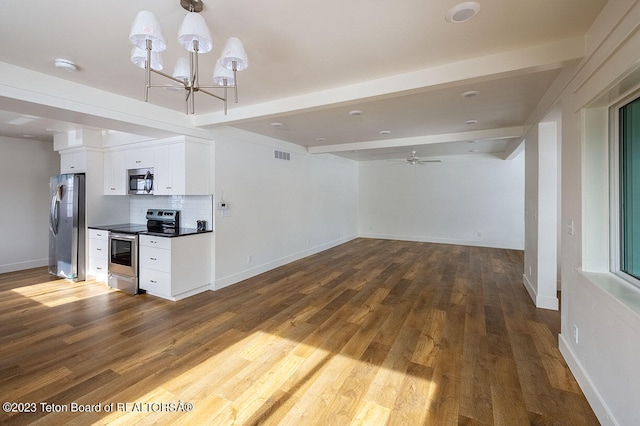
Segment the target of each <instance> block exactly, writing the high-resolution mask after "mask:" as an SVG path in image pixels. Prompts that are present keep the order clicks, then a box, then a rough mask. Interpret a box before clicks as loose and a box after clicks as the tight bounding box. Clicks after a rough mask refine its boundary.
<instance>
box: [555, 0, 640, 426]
mask: <svg viewBox="0 0 640 426" xmlns="http://www.w3.org/2000/svg"><path fill="white" fill-rule="evenodd" d="M639 29H640V3H638V2H636V1H632V0H619V1H615V2H613V1H610V2H608V3H607V5H606V6H605V7H604V9H603V11H602V13H601V14H600V16H599V17H598V18H597V20H596V21H595V23H594V25H593V26H592V28H591V29H590V31H589V32H588V34H587V37H586V40H587V46H586V52H587V57H586V58H585V59H584V60H583V61H582V62H581V63H580V64H579V65H578V66H577V68H576V74H575V76H574V78H573V79H572V80H571V81H570V82H569V84H568V86H567V87H566V88H565V89H564V90H563V92H562V94H561V95H560V97H559V98H558V99H559V105H561V106H562V188H561V190H562V207H561V209H562V219H561V224H563V225H566V224H568V223H570V222H571V221H572V222H573V223H574V233H573V235H571V234H569V233H568V232H566V231H563V232H561V234H560V238H561V239H562V244H561V259H562V267H561V279H562V300H561V301H562V311H561V318H562V323H561V334H560V342H559V345H560V350H561V352H562V354H563V356H564V357H565V359H566V360H567V363H568V364H569V366H570V367H571V370H572V372H573V373H574V375H575V376H576V378H577V380H578V382H579V383H580V386H581V387H582V389H583V391H584V393H585V395H586V396H587V399H588V400H589V402H590V404H591V406H592V407H593V408H594V411H595V412H596V414H597V416H598V418H599V420H600V421H601V423H602V424H619V425H636V424H640V404H638V401H639V400H640V399H639V398H638V395H640V367H639V364H638V354H639V353H640V289H637V288H634V287H632V286H630V285H628V284H625V283H624V282H622V281H621V280H619V279H617V278H616V277H615V276H614V275H613V274H611V273H610V272H609V244H610V243H609V241H608V229H609V225H610V224H609V212H608V205H609V185H608V177H609V173H608V171H609V157H608V152H609V150H608V143H609V141H608V139H609V138H608V136H609V128H608V119H607V108H608V106H610V105H611V104H612V103H614V102H616V100H617V99H619V98H620V96H622V95H624V94H625V93H628V92H629V91H630V90H631V89H633V88H634V87H636V88H637V87H638V86H639V84H640V71H639V68H638V59H639V58H640V32H639V31H638V30H639ZM576 330H577V333H576Z"/></svg>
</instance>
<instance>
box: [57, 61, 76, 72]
mask: <svg viewBox="0 0 640 426" xmlns="http://www.w3.org/2000/svg"><path fill="white" fill-rule="evenodd" d="M53 64H54V65H55V66H56V68H58V69H59V70H63V71H67V72H74V71H76V70H77V69H78V66H77V65H76V64H74V63H73V62H71V61H70V60H68V59H62V58H58V59H56V60H55V61H53Z"/></svg>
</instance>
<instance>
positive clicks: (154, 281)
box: [149, 280, 158, 284]
mask: <svg viewBox="0 0 640 426" xmlns="http://www.w3.org/2000/svg"><path fill="white" fill-rule="evenodd" d="M149 281H151V282H152V283H154V284H157V283H158V281H156V280H149Z"/></svg>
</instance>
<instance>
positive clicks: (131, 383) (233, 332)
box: [0, 239, 598, 426]
mask: <svg viewBox="0 0 640 426" xmlns="http://www.w3.org/2000/svg"><path fill="white" fill-rule="evenodd" d="M522 270H523V253H522V252H520V251H513V250H500V249H490V248H478V247H463V246H455V245H442V244H429V243H416V242H400V241H385V240H372V239H357V240H354V241H351V242H349V243H346V244H343V245H341V246H339V247H335V248H333V249H331V250H327V251H325V252H323V253H320V254H317V255H314V256H311V257H308V258H306V259H303V260H300V261H298V262H294V263H292V264H289V265H286V266H284V267H281V268H278V269H275V270H273V271H270V272H268V273H265V274H262V275H260V276H257V277H254V278H252V279H249V280H247V281H245V282H243V283H239V284H236V285H234V286H231V287H228V288H226V289H223V290H220V291H217V292H206V293H203V294H200V295H196V296H193V297H190V298H188V299H185V300H182V301H179V302H169V301H165V300H162V299H158V298H155V297H152V296H149V295H138V296H130V295H127V294H124V293H120V292H117V291H113V290H110V289H109V288H108V287H107V286H106V285H104V284H101V283H95V282H84V283H71V282H68V281H65V280H58V279H54V278H53V277H50V276H49V275H47V272H46V269H43V268H39V269H34V270H28V271H21V272H15V273H9V274H3V275H0V395H1V397H2V398H1V399H2V402H13V403H21V404H23V405H22V406H18V405H14V406H13V407H10V408H15V409H16V411H20V410H25V409H33V411H35V412H31V413H18V412H15V413H5V412H2V413H0V421H2V422H7V423H11V424H66V423H73V424H133V423H141V424H147V423H159V424H189V425H193V424H212V425H236V424H237V425H258V424H266V425H296V426H297V425H332V426H334V425H384V424H389V425H422V424H424V425H456V424H458V425H596V424H598V421H597V419H596V418H595V416H594V414H593V411H592V410H591V408H590V407H589V405H588V404H587V402H586V400H585V398H584V396H583V394H582V393H581V391H580V389H579V387H578V386H577V384H576V382H575V380H574V378H573V376H572V375H571V373H570V371H569V370H568V368H567V366H566V364H565V362H564V360H563V358H562V356H561V355H560V352H559V350H558V345H557V338H558V333H559V326H560V316H559V313H558V312H552V311H547V310H539V309H536V308H535V307H534V305H533V303H532V301H531V299H530V298H529V296H528V294H527V292H526V291H525V289H524V287H523V285H522ZM24 404H27V405H24ZM30 404H34V405H30ZM74 404H77V405H74ZM96 404H100V405H96ZM80 407H83V408H85V409H86V408H87V407H88V408H93V409H94V410H96V409H98V408H99V409H100V411H99V412H88V413H87V412H77V411H78V409H79V408H80ZM3 408H4V407H3ZM74 409H75V410H74ZM47 410H58V411H60V410H61V412H47Z"/></svg>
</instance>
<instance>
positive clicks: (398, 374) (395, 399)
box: [102, 329, 435, 425]
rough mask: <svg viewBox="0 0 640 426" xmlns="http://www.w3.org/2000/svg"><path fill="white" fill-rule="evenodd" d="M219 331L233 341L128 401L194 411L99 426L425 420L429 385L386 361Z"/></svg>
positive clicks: (119, 415) (118, 415) (270, 336)
mask: <svg viewBox="0 0 640 426" xmlns="http://www.w3.org/2000/svg"><path fill="white" fill-rule="evenodd" d="M225 334H226V335H227V336H226V337H227V338H228V341H229V342H235V343H230V344H229V346H225V348H224V349H223V350H221V351H220V352H217V353H214V354H212V355H211V356H209V357H208V358H206V359H204V360H202V361H201V362H199V363H198V364H197V365H195V366H193V367H191V368H188V369H186V370H185V371H183V372H181V373H180V374H178V375H177V376H175V377H173V378H171V379H170V380H168V381H166V382H165V383H163V385H162V386H160V387H158V388H156V389H153V390H150V391H149V392H147V393H145V394H143V395H141V396H140V397H139V398H137V400H136V401H131V402H141V403H149V404H152V403H178V402H182V403H192V404H193V411H191V412H179V413H178V412H176V413H167V412H163V413H148V412H147V413H146V415H145V416H142V414H140V413H131V414H130V413H117V412H114V413H112V414H111V415H109V416H107V417H105V418H103V419H102V421H104V422H105V423H110V422H112V421H114V420H118V421H123V420H125V419H126V421H127V422H129V421H131V420H134V421H139V420H141V419H142V418H144V423H150V422H151V423H152V422H153V421H155V420H157V421H162V422H166V421H169V420H170V421H171V422H177V421H179V422H184V423H185V424H188V423H189V422H196V423H198V422H201V421H204V420H206V421H207V422H213V423H212V424H224V425H241V424H254V423H259V424H345V423H344V422H345V421H346V422H347V423H346V424H348V423H351V424H362V425H372V424H380V423H379V422H380V421H382V423H384V422H386V419H387V418H388V417H389V416H390V414H391V413H392V412H393V411H394V408H395V407H396V406H398V407H401V408H403V409H405V408H407V409H408V410H409V412H410V413H411V414H412V415H418V416H419V417H424V415H425V414H424V407H428V406H429V398H430V396H433V392H434V388H435V385H434V384H433V383H431V381H430V380H427V379H426V378H421V377H415V376H411V375H410V374H409V373H407V372H406V369H402V368H400V369H399V370H398V369H395V368H393V367H395V366H396V364H395V363H394V362H393V361H388V362H387V360H385V362H384V363H383V364H382V365H372V364H369V363H367V362H365V361H361V360H358V359H355V358H353V357H350V356H346V355H342V354H333V353H331V352H330V351H328V350H325V349H323V348H321V347H314V346H312V345H309V344H306V343H304V342H299V341H295V340H290V339H287V338H284V337H281V336H278V335H276V334H271V333H268V332H265V331H255V332H253V333H251V334H248V335H244V333H242V332H240V331H238V330H233V329H232V330H229V331H227V332H226V333H225ZM224 338H225V336H220V339H221V340H223V339H224ZM392 353H393V352H390V354H392ZM188 358H189V357H186V358H185V360H186V361H185V362H189V361H188ZM407 362H408V360H407ZM407 362H404V363H401V364H404V365H406V364H407ZM385 364H386V365H385ZM176 367H177V368H179V362H177V363H176ZM381 395H384V397H383V398H382V399H380V398H381ZM116 398H117V396H116ZM408 406H411V407H408ZM413 407H415V408H416V409H417V410H412V409H411V408H413ZM413 411H418V413H417V414H416V413H415V412H413ZM327 422H330V423H327Z"/></svg>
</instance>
